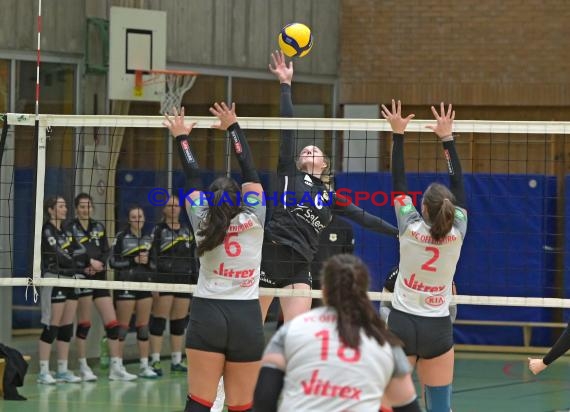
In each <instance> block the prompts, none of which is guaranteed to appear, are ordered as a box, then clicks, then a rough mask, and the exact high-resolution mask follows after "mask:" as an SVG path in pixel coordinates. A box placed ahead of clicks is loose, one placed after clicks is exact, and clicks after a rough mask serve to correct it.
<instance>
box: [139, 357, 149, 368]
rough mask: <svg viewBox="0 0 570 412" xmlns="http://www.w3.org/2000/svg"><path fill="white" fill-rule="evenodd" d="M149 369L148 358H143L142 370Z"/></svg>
mask: <svg viewBox="0 0 570 412" xmlns="http://www.w3.org/2000/svg"><path fill="white" fill-rule="evenodd" d="M146 368H148V358H141V369H146Z"/></svg>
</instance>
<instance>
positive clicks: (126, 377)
mask: <svg viewBox="0 0 570 412" xmlns="http://www.w3.org/2000/svg"><path fill="white" fill-rule="evenodd" d="M136 378H137V375H133V374H132V373H129V372H127V370H126V369H125V367H124V366H123V365H120V366H111V370H110V371H109V380H111V381H133V380H135V379H136Z"/></svg>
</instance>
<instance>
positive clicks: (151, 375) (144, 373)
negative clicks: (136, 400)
mask: <svg viewBox="0 0 570 412" xmlns="http://www.w3.org/2000/svg"><path fill="white" fill-rule="evenodd" d="M139 376H140V377H141V378H146V379H156V378H158V374H157V373H156V372H155V371H153V370H152V368H151V367H150V366H147V367H142V368H140V370H139Z"/></svg>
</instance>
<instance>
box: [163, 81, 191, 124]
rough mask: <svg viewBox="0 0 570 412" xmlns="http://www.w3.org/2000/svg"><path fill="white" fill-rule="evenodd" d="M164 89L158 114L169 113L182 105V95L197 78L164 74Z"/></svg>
mask: <svg viewBox="0 0 570 412" xmlns="http://www.w3.org/2000/svg"><path fill="white" fill-rule="evenodd" d="M164 77H165V78H166V81H165V89H164V95H163V96H162V100H161V103H160V113H161V114H164V113H171V112H172V109H173V108H174V107H176V109H177V110H178V109H179V108H180V105H181V104H182V98H183V97H184V93H186V92H187V91H188V90H190V89H191V88H192V86H194V83H195V82H196V78H197V76H196V75H195V74H193V75H188V74H172V73H165V74H164Z"/></svg>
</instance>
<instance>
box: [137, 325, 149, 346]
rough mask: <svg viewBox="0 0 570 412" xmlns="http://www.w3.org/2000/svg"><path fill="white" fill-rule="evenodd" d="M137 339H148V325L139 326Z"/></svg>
mask: <svg viewBox="0 0 570 412" xmlns="http://www.w3.org/2000/svg"><path fill="white" fill-rule="evenodd" d="M137 340H140V341H142V342H146V341H147V340H148V325H141V326H137Z"/></svg>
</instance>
